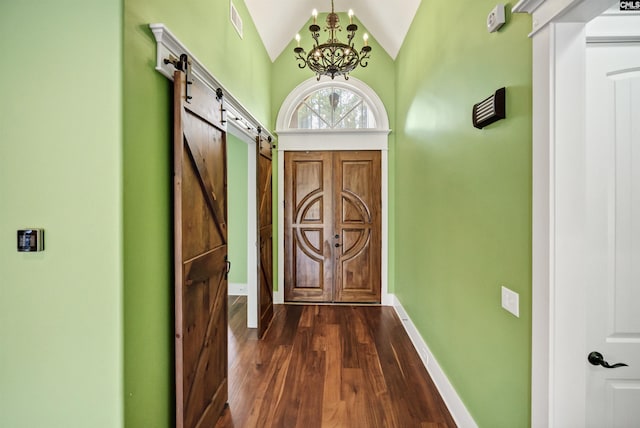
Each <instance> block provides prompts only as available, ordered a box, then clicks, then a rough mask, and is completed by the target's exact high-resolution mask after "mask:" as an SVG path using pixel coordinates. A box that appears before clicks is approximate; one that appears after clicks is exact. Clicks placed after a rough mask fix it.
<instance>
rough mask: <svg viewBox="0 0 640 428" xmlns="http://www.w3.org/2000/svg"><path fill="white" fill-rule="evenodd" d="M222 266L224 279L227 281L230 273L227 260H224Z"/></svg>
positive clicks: (229, 265)
mask: <svg viewBox="0 0 640 428" xmlns="http://www.w3.org/2000/svg"><path fill="white" fill-rule="evenodd" d="M224 264H225V266H224V279H227V278H229V272H230V271H231V262H230V261H229V260H225V262H224Z"/></svg>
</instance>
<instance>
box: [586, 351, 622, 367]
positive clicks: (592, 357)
mask: <svg viewBox="0 0 640 428" xmlns="http://www.w3.org/2000/svg"><path fill="white" fill-rule="evenodd" d="M587 360H589V362H590V363H591V364H592V365H594V366H602V367H604V368H606V369H615V368H618V367H628V364H625V363H616V364H613V365H611V364H609V363H607V362H606V361H605V360H604V357H603V356H602V354H601V353H600V352H597V351H593V352H591V353H590V354H589V356H588V357H587Z"/></svg>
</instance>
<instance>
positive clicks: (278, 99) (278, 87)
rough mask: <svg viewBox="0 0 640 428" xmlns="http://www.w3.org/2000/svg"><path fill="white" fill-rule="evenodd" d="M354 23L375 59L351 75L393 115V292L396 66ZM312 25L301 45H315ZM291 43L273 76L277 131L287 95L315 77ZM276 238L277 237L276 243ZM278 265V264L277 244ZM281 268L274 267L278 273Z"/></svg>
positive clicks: (343, 15) (303, 31) (275, 186)
mask: <svg viewBox="0 0 640 428" xmlns="http://www.w3.org/2000/svg"><path fill="white" fill-rule="evenodd" d="M339 16H340V21H341V22H342V23H345V22H347V23H348V19H349V18H348V16H347V14H346V13H340V14H339ZM325 17H326V14H320V16H319V17H318V22H320V23H322V22H324V21H325ZM354 23H355V24H357V25H358V33H357V34H356V38H357V41H356V46H358V47H359V46H361V43H362V40H361V35H362V34H364V33H369V45H370V46H371V47H372V51H371V60H370V61H369V66H368V67H367V68H357V69H356V70H354V71H353V72H352V73H351V74H350V76H352V77H354V78H357V79H359V80H361V81H363V82H364V83H366V84H367V85H369V86H370V87H371V89H373V90H374V91H375V92H376V93H377V94H378V96H379V97H380V99H381V100H382V102H383V104H384V106H385V108H386V110H387V115H388V116H389V128H390V129H391V131H392V132H391V133H390V134H389V153H388V155H389V213H388V215H389V238H388V239H389V249H390V251H389V274H388V281H389V291H390V292H393V287H394V285H393V284H394V278H395V268H394V266H395V260H394V253H393V251H392V250H393V248H394V245H395V244H394V242H395V194H394V191H393V188H394V181H395V138H396V132H395V125H396V114H395V112H396V104H395V102H396V99H395V87H394V82H395V66H394V61H393V59H392V58H391V57H390V56H389V55H388V54H387V53H386V51H385V50H384V49H383V48H382V47H381V46H380V45H379V44H378V42H377V41H376V40H375V38H374V37H373V36H372V35H371V33H370V32H369V31H368V30H367V29H366V27H364V25H362V23H361V22H360V21H358V20H357V16H356V18H355V19H354ZM310 24H311V19H309V21H308V22H307V23H305V25H303V26H302V28H301V29H300V31H299V33H300V35H301V37H302V41H301V46H303V47H305V48H308V46H310V45H311V42H312V39H311V36H310V34H309V30H308V27H309V25H310ZM293 36H295V34H293V35H292V40H291V42H290V43H289V45H288V46H287V47H286V48H285V49H284V51H283V52H282V53H281V54H280V55H279V56H278V58H277V59H276V60H275V61H274V63H273V68H272V77H271V109H272V113H273V122H272V129H274V130H275V127H276V120H277V116H278V112H279V111H280V108H281V107H282V103H283V102H284V100H285V98H286V97H287V96H288V95H289V93H291V91H292V90H293V89H295V88H296V87H297V86H298V85H300V84H301V83H302V82H304V81H305V80H308V79H315V75H314V74H313V72H311V71H310V70H309V69H308V68H304V69H300V68H298V66H297V64H298V62H297V61H296V59H295V56H294V53H293V49H294V47H295V46H296V42H295V40H294V39H293ZM325 37H326V35H325V33H321V35H320V40H321V41H322V40H324V38H325ZM342 79H343V78H342V77H336V81H338V80H342ZM277 157H278V153H277V152H275V151H274V161H273V171H274V174H273V193H274V199H273V201H274V206H273V209H274V218H276V217H275V215H276V214H275V213H276V212H277V211H276V210H277V208H278V206H277V201H278V200H279V199H278V197H277V191H278V183H277V181H278V177H277V173H276V171H277V168H278V159H277ZM277 229H278V227H277V224H275V223H274V230H273V233H274V237H275V236H278V235H277V233H278V230H277ZM275 242H276V240H275V239H274V243H275ZM273 257H274V266H275V267H277V262H278V261H277V258H278V254H277V246H276V247H274V256H273ZM276 271H277V270H274V272H276ZM274 283H275V286H274V287H275V288H276V289H277V286H278V284H277V277H276V278H274Z"/></svg>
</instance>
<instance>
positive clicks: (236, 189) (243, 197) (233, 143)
mask: <svg viewBox="0 0 640 428" xmlns="http://www.w3.org/2000/svg"><path fill="white" fill-rule="evenodd" d="M248 156H249V146H248V145H247V143H245V142H244V141H242V140H240V139H239V138H237V137H235V136H234V135H232V134H230V133H229V134H227V163H228V165H229V169H228V171H227V192H228V200H227V204H228V205H227V210H228V212H229V220H228V221H227V223H228V224H229V226H228V227H229V229H228V230H229V260H230V261H231V271H230V272H229V282H230V283H236V284H247V239H248V237H247V236H248V235H247V232H248V227H249V224H248V218H247V210H248V206H247V204H248V198H249V194H248V192H249V189H248V186H249V177H248V174H249V171H248ZM254 228H255V226H254Z"/></svg>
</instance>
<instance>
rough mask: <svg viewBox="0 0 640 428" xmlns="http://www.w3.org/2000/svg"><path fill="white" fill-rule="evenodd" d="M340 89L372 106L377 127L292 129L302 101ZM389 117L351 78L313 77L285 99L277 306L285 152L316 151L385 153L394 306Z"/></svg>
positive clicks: (385, 232)
mask: <svg viewBox="0 0 640 428" xmlns="http://www.w3.org/2000/svg"><path fill="white" fill-rule="evenodd" d="M328 85H331V86H338V87H343V88H346V89H349V90H351V91H353V92H355V93H356V94H358V95H360V96H361V97H362V98H363V99H364V100H365V101H366V102H367V103H368V105H369V107H370V108H371V110H372V114H373V116H374V118H375V120H376V128H372V129H347V130H342V131H341V130H307V129H290V128H289V123H290V120H291V116H292V115H293V114H294V111H295V108H296V107H297V106H298V104H299V102H300V101H301V100H302V99H303V98H304V97H305V96H307V95H309V94H310V93H312V92H314V91H315V90H317V89H319V88H320V87H323V86H328ZM390 132H391V130H390V129H389V117H388V115H387V111H386V109H385V107H384V104H383V103H382V100H381V99H380V97H378V95H377V94H376V93H375V91H374V90H373V89H371V88H370V87H369V86H368V85H367V84H366V83H364V82H362V81H360V80H358V79H356V78H354V77H349V80H336V81H332V80H330V79H328V78H326V77H322V78H321V79H320V81H317V79H316V78H315V77H312V78H310V79H308V80H306V81H304V82H302V83H301V84H300V85H298V86H297V87H296V88H294V89H293V91H291V93H290V94H289V96H287V98H286V99H285V100H284V102H283V103H282V106H281V108H280V111H279V113H278V118H277V122H276V133H277V134H278V147H277V148H278V161H277V164H278V170H277V174H278V207H279V209H278V274H277V275H278V290H277V291H275V292H274V293H273V303H283V302H284V181H285V180H284V152H285V151H314V150H322V151H325V150H379V151H380V152H381V168H382V171H381V181H382V182H381V199H382V201H381V202H382V211H381V229H382V230H381V250H382V251H381V260H380V263H381V265H380V276H381V288H382V290H381V297H380V298H381V303H382V304H383V305H387V306H393V305H394V303H395V298H394V296H393V295H392V294H390V293H389V281H388V276H389V273H388V272H389V271H388V266H389V225H388V218H389V216H388V213H389V156H388V140H389V133H390Z"/></svg>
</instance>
